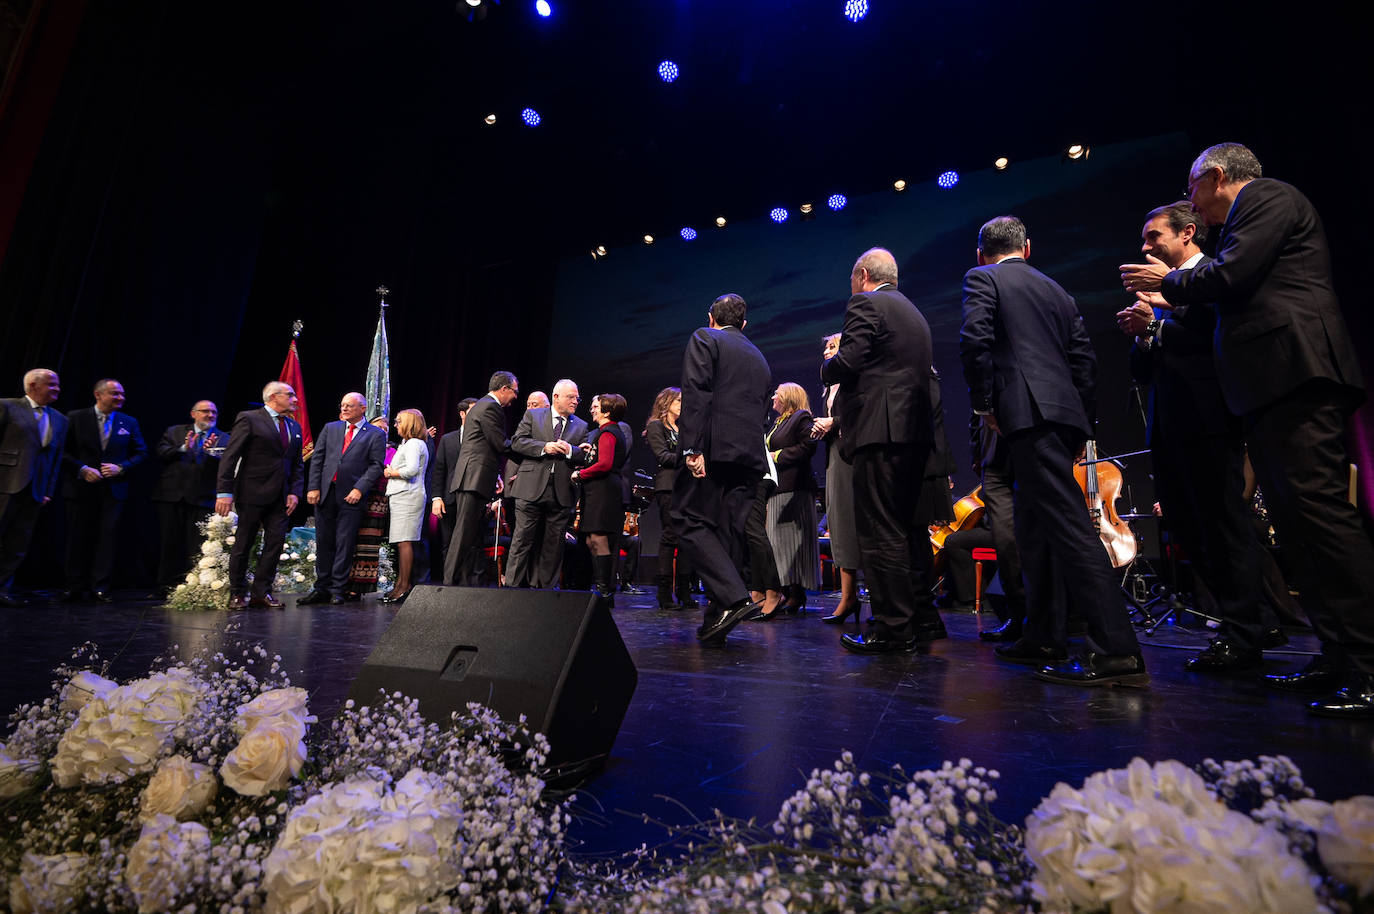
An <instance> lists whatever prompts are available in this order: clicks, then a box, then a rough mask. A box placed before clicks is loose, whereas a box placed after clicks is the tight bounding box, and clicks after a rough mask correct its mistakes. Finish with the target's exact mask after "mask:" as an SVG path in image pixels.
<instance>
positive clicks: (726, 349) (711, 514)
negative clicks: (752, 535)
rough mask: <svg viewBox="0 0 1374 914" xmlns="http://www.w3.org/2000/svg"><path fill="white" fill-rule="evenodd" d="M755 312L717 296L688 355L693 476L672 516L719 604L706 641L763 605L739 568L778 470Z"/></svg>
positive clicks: (683, 438)
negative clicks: (753, 518) (768, 434)
mask: <svg viewBox="0 0 1374 914" xmlns="http://www.w3.org/2000/svg"><path fill="white" fill-rule="evenodd" d="M745 310H746V306H745V303H744V299H743V298H741V297H740V296H738V295H736V294H734V293H727V294H725V295H722V296H720V297H719V298H717V299H716V300H715V301H714V302H712V303H711V309H710V311H709V312H708V316H707V326H705V327H701V328H699V329H697V330H696V331H695V332H694V333H693V334H692V338H691V340H689V341H688V343H687V351H686V353H685V354H684V355H683V359H682V384H681V387H682V414H681V415H680V416H679V417H678V445H679V447H680V448H681V449H682V455H683V463H684V465H685V466H686V467H687V470H688V472H686V473H679V474H678V476H677V480H676V481H675V482H674V484H673V507H672V512H673V514H674V516H676V517H677V518H679V519H680V522H681V527H680V529H681V534H680V536H679V542H680V543H681V544H682V547H683V548H684V549H686V551H687V554H688V556H689V557H690V558H691V560H692V567H693V568H695V569H696V570H697V574H698V575H700V577H701V581H702V584H704V585H705V587H706V595H707V596H708V597H709V598H710V599H709V601H708V603H707V606H706V614H705V618H704V619H703V620H702V624H701V627H700V628H698V629H697V638H698V639H699V640H701V641H704V642H721V641H724V640H725V636H726V635H727V634H729V632H730V630H731V629H732V628H734V627H735V626H736V625H738V624H739V623H741V622H743V621H745V620H747V619H751V618H753V617H754V616H755V615H757V614H758V611H759V608H760V607H759V606H758V604H756V603H754V602H752V601H751V600H750V599H749V588H748V587H747V586H746V585H745V583H744V579H743V578H741V577H740V572H739V569H740V568H741V567H743V565H744V557H745V556H746V555H747V554H748V546H747V544H746V541H745V535H744V525H745V523H746V522H747V521H748V519H749V509H750V508H751V507H753V502H754V490H755V489H756V488H757V487H758V483H759V480H760V479H762V478H763V475H764V473H765V472H767V469H768V463H767V457H766V456H765V454H764V450H763V428H764V422H765V420H766V419H767V418H768V407H769V402H770V399H771V398H770V396H769V392H770V391H771V389H772V387H771V381H772V373H771V371H770V370H769V368H768V362H767V361H766V360H765V359H764V357H763V354H762V353H761V352H759V350H758V349H757V348H756V347H755V346H754V344H753V343H751V342H749V339H748V337H746V336H745V335H744V325H745V317H744V315H745Z"/></svg>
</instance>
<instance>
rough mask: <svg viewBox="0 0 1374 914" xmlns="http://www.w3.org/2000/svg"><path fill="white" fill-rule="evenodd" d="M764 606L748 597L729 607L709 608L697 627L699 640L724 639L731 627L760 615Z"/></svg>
mask: <svg viewBox="0 0 1374 914" xmlns="http://www.w3.org/2000/svg"><path fill="white" fill-rule="evenodd" d="M761 608H762V607H760V606H759V604H757V603H755V602H753V601H752V600H750V599H749V598H748V597H746V598H745V599H743V600H740V601H739V602H738V603H735V604H734V605H733V606H731V607H729V608H728V609H721V610H717V609H714V608H713V609H708V610H707V611H706V618H705V619H704V620H703V621H702V623H701V628H698V629H697V640H698V641H724V640H725V636H726V635H728V634H729V633H730V629H732V628H734V627H735V626H736V625H739V624H740V623H741V622H744V621H746V620H748V619H752V618H754V616H756V615H758V613H759V611H760V609H761Z"/></svg>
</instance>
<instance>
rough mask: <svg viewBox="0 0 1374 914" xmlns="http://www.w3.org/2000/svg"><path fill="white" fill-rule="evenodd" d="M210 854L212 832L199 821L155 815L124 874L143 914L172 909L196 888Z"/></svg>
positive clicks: (144, 831)
mask: <svg viewBox="0 0 1374 914" xmlns="http://www.w3.org/2000/svg"><path fill="white" fill-rule="evenodd" d="M209 854H210V832H209V831H207V830H206V828H205V826H204V825H201V824H200V823H198V822H181V823H178V822H177V821H176V819H174V818H172V817H171V816H155V817H154V818H153V819H152V820H151V821H149V822H147V823H145V824H144V826H143V831H142V833H141V834H139V836H138V840H137V841H135V842H134V846H133V847H131V848H129V861H128V866H127V867H126V869H125V871H124V879H125V881H126V882H127V883H128V884H129V890H130V891H132V892H133V893H134V898H135V899H137V900H138V910H139V914H157V912H160V911H170V910H172V905H173V903H174V902H175V901H176V899H177V897H178V896H180V895H184V894H188V892H189V890H193V889H194V888H195V883H196V882H197V881H198V878H199V877H200V876H202V875H203V873H204V872H205V867H206V862H207V860H208V858H209Z"/></svg>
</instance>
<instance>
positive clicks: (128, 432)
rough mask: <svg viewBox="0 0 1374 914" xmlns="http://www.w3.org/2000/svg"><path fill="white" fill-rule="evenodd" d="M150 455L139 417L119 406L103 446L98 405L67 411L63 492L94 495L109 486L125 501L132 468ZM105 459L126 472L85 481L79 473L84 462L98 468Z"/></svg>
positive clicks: (114, 495) (82, 495) (74, 496)
mask: <svg viewBox="0 0 1374 914" xmlns="http://www.w3.org/2000/svg"><path fill="white" fill-rule="evenodd" d="M147 456H148V446H147V445H146V444H144V443H143V432H141V431H140V430H139V428H138V420H137V419H135V418H133V417H132V416H126V415H124V414H123V413H122V412H119V411H118V410H116V411H115V412H114V413H113V415H112V416H111V421H110V437H109V440H108V441H106V442H105V444H104V445H103V446H102V445H101V444H100V424H99V421H98V420H97V418H96V414H95V407H94V406H87V407H86V408H85V409H74V410H72V411H71V412H69V413H67V448H66V453H65V454H64V455H63V457H62V462H63V463H64V464H66V467H67V476H66V479H64V480H63V483H62V495H63V497H65V498H95V497H97V496H99V494H100V492H101V490H102V489H103V488H104V487H106V486H108V487H109V490H110V495H111V496H113V497H114V499H115V500H116V501H123V500H124V499H126V498H128V496H129V471H130V470H132V469H133V468H134V467H136V466H138V465H139V464H140V463H142V462H143V461H144V459H146V458H147ZM102 463H115V464H118V465H119V466H121V467H123V468H124V472H123V473H120V474H119V475H118V476H111V477H110V478H108V479H102V480H100V482H86V481H84V480H82V479H81V478H80V477H79V476H78V475H77V472H78V471H79V470H80V469H81V467H82V466H88V467H90V468H91V469H93V470H98V469H100V465H101V464H102Z"/></svg>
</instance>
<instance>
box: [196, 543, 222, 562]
mask: <svg viewBox="0 0 1374 914" xmlns="http://www.w3.org/2000/svg"><path fill="white" fill-rule="evenodd" d="M200 551H201V553H202V554H203V555H204V556H205V557H206V558H210V559H212V558H214V557H215V556H217V555H223V554H224V547H223V546H221V545H220V544H219V543H217V542H215V541H214V540H206V541H205V542H204V543H203V544H201V547H200Z"/></svg>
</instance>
